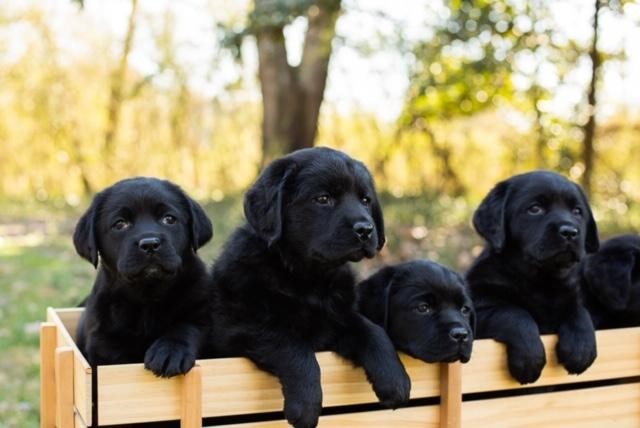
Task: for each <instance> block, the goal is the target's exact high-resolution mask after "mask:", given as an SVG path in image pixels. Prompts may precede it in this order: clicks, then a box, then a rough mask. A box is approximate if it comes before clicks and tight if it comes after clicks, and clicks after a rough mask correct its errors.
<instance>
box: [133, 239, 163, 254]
mask: <svg viewBox="0 0 640 428" xmlns="http://www.w3.org/2000/svg"><path fill="white" fill-rule="evenodd" d="M136 245H137V246H138V248H139V249H140V251H142V252H143V253H146V254H154V253H157V252H158V250H160V247H161V245H162V242H161V240H160V238H158V237H155V236H153V237H147V238H142V239H140V240H139V241H137V242H136Z"/></svg>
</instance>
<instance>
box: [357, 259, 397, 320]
mask: <svg viewBox="0 0 640 428" xmlns="http://www.w3.org/2000/svg"><path fill="white" fill-rule="evenodd" d="M394 273H395V272H394V268H393V266H387V267H384V268H382V269H380V270H379V271H378V272H376V273H375V274H373V275H372V276H370V277H369V278H367V279H365V280H364V281H362V282H361V283H360V284H358V286H357V287H356V291H357V301H358V310H359V311H360V313H361V314H362V315H364V316H365V317H367V318H369V319H370V320H371V321H373V322H374V323H376V324H378V325H379V326H381V327H383V328H386V326H385V324H386V318H387V316H388V313H387V312H388V309H389V294H390V288H391V285H392V284H391V283H392V279H393V276H394Z"/></svg>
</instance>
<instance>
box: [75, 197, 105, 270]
mask: <svg viewBox="0 0 640 428" xmlns="http://www.w3.org/2000/svg"><path fill="white" fill-rule="evenodd" d="M106 192H107V191H106V190H105V191H103V192H100V193H98V194H96V196H95V197H94V198H93V201H92V202H91V205H90V206H89V208H88V209H87V211H86V212H85V213H84V214H83V215H82V217H80V220H78V224H76V229H75V231H74V232H73V245H74V246H75V247H76V252H77V253H78V254H79V255H80V257H82V258H83V259H86V260H88V261H89V262H91V264H92V265H93V267H95V268H97V267H98V251H99V248H98V238H97V233H96V228H97V226H98V225H97V222H98V214H99V212H100V209H101V207H102V202H103V201H104V199H105V198H106Z"/></svg>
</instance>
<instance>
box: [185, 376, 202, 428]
mask: <svg viewBox="0 0 640 428" xmlns="http://www.w3.org/2000/svg"><path fill="white" fill-rule="evenodd" d="M201 426H202V368H200V366H198V365H196V366H195V367H193V368H192V369H191V370H189V373H187V374H186V375H185V376H183V378H182V415H181V417H180V428H199V427H201Z"/></svg>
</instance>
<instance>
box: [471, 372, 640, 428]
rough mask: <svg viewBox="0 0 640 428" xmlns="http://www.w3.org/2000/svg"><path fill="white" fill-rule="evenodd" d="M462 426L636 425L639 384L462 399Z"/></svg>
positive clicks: (639, 415)
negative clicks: (481, 398) (505, 396)
mask: <svg viewBox="0 0 640 428" xmlns="http://www.w3.org/2000/svg"><path fill="white" fill-rule="evenodd" d="M462 425H463V426H465V427H467V426H468V427H479V426H486V427H509V428H512V427H531V428H538V427H545V428H550V427H558V428H567V427H576V428H578V427H579V428H585V427H593V428H602V427H616V428H620V427H634V428H635V427H638V426H640V384H638V383H634V384H628V385H616V386H607V387H600V388H589V389H581V390H575V391H563V392H552V393H546V394H531V395H523V396H519V397H507V398H499V399H490V400H479V401H470V402H464V403H463V404H462Z"/></svg>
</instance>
